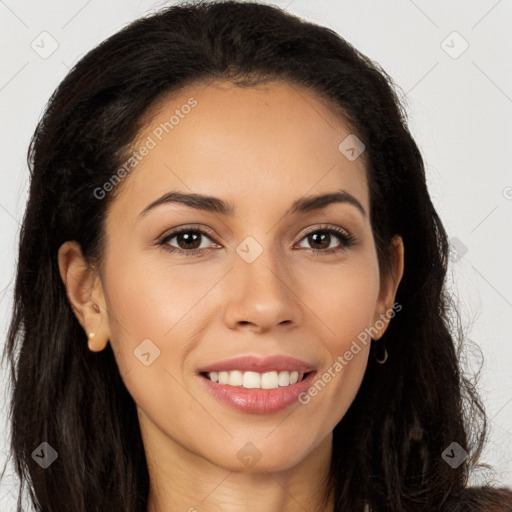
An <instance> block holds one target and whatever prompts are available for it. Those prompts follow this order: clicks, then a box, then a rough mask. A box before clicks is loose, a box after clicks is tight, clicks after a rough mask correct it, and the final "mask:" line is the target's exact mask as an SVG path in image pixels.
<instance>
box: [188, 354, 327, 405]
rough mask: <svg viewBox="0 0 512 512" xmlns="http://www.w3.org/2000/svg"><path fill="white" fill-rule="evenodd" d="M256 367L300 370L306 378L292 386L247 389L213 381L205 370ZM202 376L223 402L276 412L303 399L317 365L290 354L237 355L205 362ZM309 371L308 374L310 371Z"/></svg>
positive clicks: (208, 386) (263, 370) (200, 375)
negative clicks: (214, 361)
mask: <svg viewBox="0 0 512 512" xmlns="http://www.w3.org/2000/svg"><path fill="white" fill-rule="evenodd" d="M232 370H241V371H253V372H258V373H265V372H270V371H298V372H299V373H304V374H305V375H304V378H303V379H302V380H301V381H300V382H297V383H295V384H290V385H289V386H282V387H277V388H275V389H258V388H251V389H247V388H244V387H243V386H230V385H228V384H219V383H218V382H212V381H211V380H210V379H208V377H206V375H204V374H205V373H208V372H219V371H232ZM198 372H199V375H198V377H199V379H200V381H201V383H202V385H203V386H204V387H205V388H206V390H207V391H208V392H209V393H211V394H212V395H213V396H214V397H215V398H216V399H217V400H219V401H220V402H221V403H223V404H225V405H228V406H229V407H231V408H234V409H238V410H239V411H243V412H247V413H252V414H272V413H275V412H278V411H282V410H283V409H286V408H287V407H290V406H292V405H294V404H297V403H300V402H299V396H300V395H301V393H304V392H306V390H307V389H308V388H309V387H310V386H311V384H312V383H313V379H314V377H315V374H316V373H317V372H316V368H315V366H314V365H312V364H309V363H306V362H304V361H301V360H299V359H294V358H292V357H287V356H272V357H265V358H261V357H253V356H245V357H236V358H234V359H229V360H226V361H220V362H218V363H213V364H211V365H208V366H205V367H203V368H200V369H199V370H198ZM306 374H307V375H306Z"/></svg>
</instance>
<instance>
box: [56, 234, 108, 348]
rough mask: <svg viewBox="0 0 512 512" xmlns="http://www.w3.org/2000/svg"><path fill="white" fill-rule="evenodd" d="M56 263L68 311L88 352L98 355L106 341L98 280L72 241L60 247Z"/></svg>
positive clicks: (95, 272) (105, 325)
mask: <svg viewBox="0 0 512 512" xmlns="http://www.w3.org/2000/svg"><path fill="white" fill-rule="evenodd" d="M58 261H59V270H60V276H61V278H62V281H63V283H64V286H65V288H66V292H67V296H68V299H69V302H70V305H71V308H72V309H73V311H74V313H75V316H76V317H77V319H78V321H79V322H80V324H81V325H82V327H83V328H84V331H85V333H86V335H87V337H88V338H89V343H88V346H89V349H90V350H91V351H93V352H99V351H101V350H103V349H104V348H105V347H106V345H107V343H108V340H109V337H110V331H109V324H108V314H107V309H106V304H105V298H104V295H103V287H102V283H101V279H100V276H99V274H98V272H97V271H95V270H93V269H91V268H90V266H89V265H88V264H87V263H86V261H85V259H84V257H83V255H82V249H81V247H80V244H78V242H76V241H74V240H72V241H68V242H65V243H63V244H62V245H61V247H60V248H59V254H58ZM90 333H92V336H91V335H90Z"/></svg>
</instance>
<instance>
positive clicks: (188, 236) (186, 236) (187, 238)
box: [178, 232, 201, 249]
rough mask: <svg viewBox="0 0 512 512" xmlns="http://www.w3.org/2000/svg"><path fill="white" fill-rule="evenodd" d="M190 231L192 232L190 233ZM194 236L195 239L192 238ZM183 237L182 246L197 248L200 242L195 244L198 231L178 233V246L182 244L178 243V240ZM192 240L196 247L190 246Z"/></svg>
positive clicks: (197, 238)
mask: <svg viewBox="0 0 512 512" xmlns="http://www.w3.org/2000/svg"><path fill="white" fill-rule="evenodd" d="M191 233H193V234H192V235H191ZM194 237H195V240H193V238H194ZM182 239H184V240H185V245H184V247H185V248H188V249H190V248H192V249H197V247H199V245H201V244H197V241H198V240H199V234H198V233H194V232H187V233H180V234H179V235H178V244H179V245H180V246H182V244H181V243H180V240H182ZM194 242H195V243H196V245H197V247H191V246H192V244H194Z"/></svg>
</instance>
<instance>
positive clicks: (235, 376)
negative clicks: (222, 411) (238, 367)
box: [228, 371, 244, 386]
mask: <svg viewBox="0 0 512 512" xmlns="http://www.w3.org/2000/svg"><path fill="white" fill-rule="evenodd" d="M228 373H229V378H228V384H229V385H230V386H241V385H242V382H243V379H244V374H243V373H242V372H239V371H233V372H228Z"/></svg>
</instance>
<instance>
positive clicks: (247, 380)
mask: <svg viewBox="0 0 512 512" xmlns="http://www.w3.org/2000/svg"><path fill="white" fill-rule="evenodd" d="M242 386H243V387H244V388H247V389H252V388H259V387H261V376H260V374H259V373H256V372H244V380H243V384H242Z"/></svg>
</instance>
